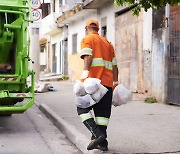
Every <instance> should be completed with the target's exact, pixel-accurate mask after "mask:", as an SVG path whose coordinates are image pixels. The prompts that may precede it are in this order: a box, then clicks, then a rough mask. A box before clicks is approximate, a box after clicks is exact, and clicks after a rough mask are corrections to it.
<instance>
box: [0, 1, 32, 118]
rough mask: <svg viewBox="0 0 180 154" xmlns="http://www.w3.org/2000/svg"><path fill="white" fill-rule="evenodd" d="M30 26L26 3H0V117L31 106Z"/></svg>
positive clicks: (29, 13)
mask: <svg viewBox="0 0 180 154" xmlns="http://www.w3.org/2000/svg"><path fill="white" fill-rule="evenodd" d="M29 22H31V8H30V1H29V0H0V115H11V114H13V113H23V112H24V111H26V110H27V109H28V108H30V107H31V106H32V105H33V104H34V72H33V70H29V67H28V64H29V62H28V61H29V60H30V57H29V46H30V40H29V35H28V23H29Z"/></svg>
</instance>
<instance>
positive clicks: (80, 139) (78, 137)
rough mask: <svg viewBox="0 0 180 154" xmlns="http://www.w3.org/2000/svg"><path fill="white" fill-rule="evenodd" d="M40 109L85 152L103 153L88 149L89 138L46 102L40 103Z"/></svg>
mask: <svg viewBox="0 0 180 154" xmlns="http://www.w3.org/2000/svg"><path fill="white" fill-rule="evenodd" d="M39 109H40V110H41V111H42V112H43V113H44V114H45V115H46V116H47V117H48V119H49V120H51V121H52V123H53V124H54V125H55V126H56V127H57V128H58V129H59V130H60V131H61V132H62V133H63V134H64V135H65V136H67V138H68V139H69V140H70V141H71V142H72V143H73V144H75V145H76V147H77V148H78V149H79V150H81V151H82V152H83V153H85V154H101V153H103V152H102V151H100V150H97V149H95V150H91V151H87V145H88V144H89V142H90V141H89V139H88V138H87V137H86V136H85V135H83V134H82V133H81V132H79V131H78V130H77V129H76V128H75V127H74V126H72V125H70V124H69V123H67V122H66V121H65V120H63V119H62V118H61V117H60V116H59V115H58V114H57V113H55V112H54V111H53V110H52V109H50V108H49V107H48V106H47V105H45V104H40V105H39Z"/></svg>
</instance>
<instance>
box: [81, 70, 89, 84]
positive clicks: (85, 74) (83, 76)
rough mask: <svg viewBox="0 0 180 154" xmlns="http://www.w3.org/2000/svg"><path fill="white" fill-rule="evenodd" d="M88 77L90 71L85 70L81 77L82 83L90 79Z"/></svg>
mask: <svg viewBox="0 0 180 154" xmlns="http://www.w3.org/2000/svg"><path fill="white" fill-rule="evenodd" d="M88 75H89V71H88V70H84V71H83V72H82V75H81V77H80V80H81V81H82V82H84V80H85V79H86V78H88Z"/></svg>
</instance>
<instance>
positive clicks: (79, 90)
mask: <svg viewBox="0 0 180 154" xmlns="http://www.w3.org/2000/svg"><path fill="white" fill-rule="evenodd" d="M73 91H74V93H75V95H76V96H85V95H86V94H87V93H86V91H85V89H84V84H83V83H82V82H77V83H76V84H75V85H74V88H73Z"/></svg>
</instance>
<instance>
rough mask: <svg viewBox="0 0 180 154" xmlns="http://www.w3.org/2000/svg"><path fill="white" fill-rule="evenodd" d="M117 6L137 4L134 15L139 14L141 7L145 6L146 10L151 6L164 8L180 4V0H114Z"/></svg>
mask: <svg viewBox="0 0 180 154" xmlns="http://www.w3.org/2000/svg"><path fill="white" fill-rule="evenodd" d="M114 4H115V6H126V5H128V6H131V5H135V7H134V8H133V9H132V11H133V15H139V12H140V11H141V8H143V9H144V10H145V11H146V12H147V10H148V9H149V8H156V9H159V8H162V7H164V6H166V4H169V5H180V0H114Z"/></svg>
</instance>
